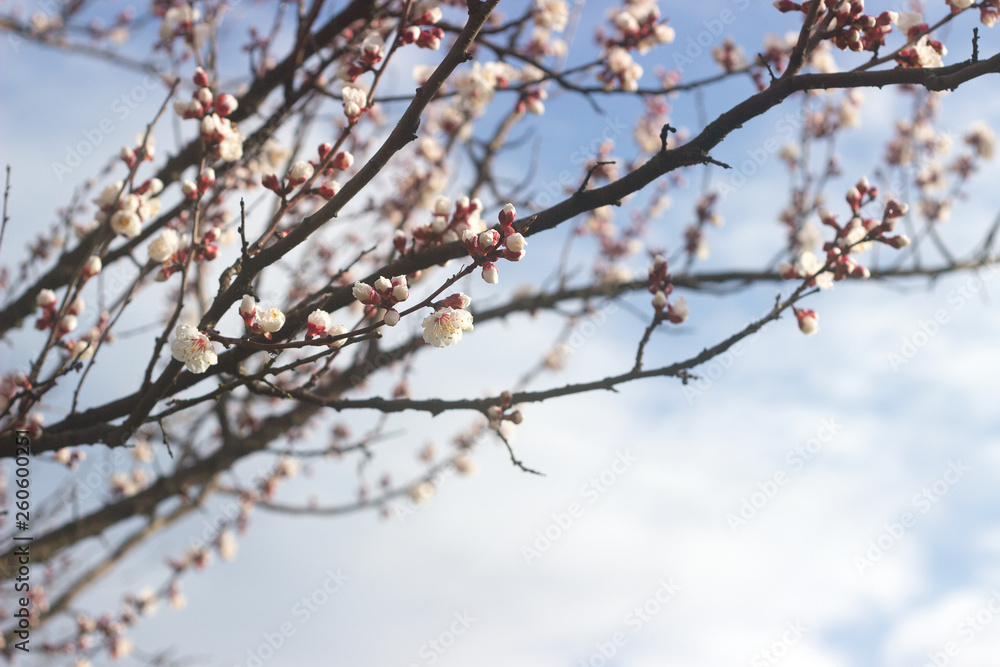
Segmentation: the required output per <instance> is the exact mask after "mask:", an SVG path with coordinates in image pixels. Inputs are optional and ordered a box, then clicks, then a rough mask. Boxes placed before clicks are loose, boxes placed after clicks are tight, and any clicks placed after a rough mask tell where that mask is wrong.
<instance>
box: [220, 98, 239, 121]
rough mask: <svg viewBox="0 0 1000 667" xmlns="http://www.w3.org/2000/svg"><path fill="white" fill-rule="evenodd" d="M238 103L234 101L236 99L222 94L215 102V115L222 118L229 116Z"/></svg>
mask: <svg viewBox="0 0 1000 667" xmlns="http://www.w3.org/2000/svg"><path fill="white" fill-rule="evenodd" d="M239 105H240V103H239V102H237V101H236V97H235V96H233V95H230V94H229V93H222V94H221V95H219V98H218V99H217V100H215V113H217V114H219V115H220V116H222V117H223V118H225V117H227V116H229V115H230V114H232V113H233V112H234V111H236V108H237V107H239Z"/></svg>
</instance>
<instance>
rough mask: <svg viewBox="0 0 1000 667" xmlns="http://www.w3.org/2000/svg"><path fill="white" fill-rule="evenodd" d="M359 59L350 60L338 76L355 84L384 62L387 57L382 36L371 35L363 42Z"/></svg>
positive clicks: (375, 33) (374, 33)
mask: <svg viewBox="0 0 1000 667" xmlns="http://www.w3.org/2000/svg"><path fill="white" fill-rule="evenodd" d="M358 51H359V52H358V55H357V58H353V59H351V60H349V61H348V62H347V63H346V64H344V65H342V66H341V68H340V71H339V72H337V76H338V77H339V78H340V79H343V80H344V81H348V82H350V83H354V81H355V80H356V79H357V78H358V77H359V76H361V75H362V74H364V73H365V72H369V71H371V70H373V69H374V68H375V65H377V64H379V63H380V62H382V58H384V57H385V41H384V40H383V39H382V35H380V34H378V33H377V32H373V33H369V34H368V35H367V36H366V37H365V38H364V40H362V42H361V46H360V47H359V50H358Z"/></svg>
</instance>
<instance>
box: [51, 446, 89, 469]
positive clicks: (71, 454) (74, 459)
mask: <svg viewBox="0 0 1000 667" xmlns="http://www.w3.org/2000/svg"><path fill="white" fill-rule="evenodd" d="M86 458H87V452H85V451H83V450H82V449H73V448H72V447H63V448H62V449H59V450H58V451H56V453H55V460H56V463H59V464H62V465H64V466H66V467H67V468H69V469H70V470H76V469H77V466H79V465H80V462H81V461H84V460H86Z"/></svg>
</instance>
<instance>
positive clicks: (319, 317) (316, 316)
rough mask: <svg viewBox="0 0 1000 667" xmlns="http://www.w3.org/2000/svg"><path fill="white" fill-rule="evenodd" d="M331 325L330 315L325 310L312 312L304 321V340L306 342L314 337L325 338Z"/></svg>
mask: <svg viewBox="0 0 1000 667" xmlns="http://www.w3.org/2000/svg"><path fill="white" fill-rule="evenodd" d="M331 324H332V320H331V319H330V313H328V312H326V311H325V310H314V311H313V312H311V313H309V319H308V320H307V321H306V327H307V328H308V331H306V339H307V340H308V339H310V338H313V337H315V336H325V335H326V332H327V330H328V329H329V328H330V325H331Z"/></svg>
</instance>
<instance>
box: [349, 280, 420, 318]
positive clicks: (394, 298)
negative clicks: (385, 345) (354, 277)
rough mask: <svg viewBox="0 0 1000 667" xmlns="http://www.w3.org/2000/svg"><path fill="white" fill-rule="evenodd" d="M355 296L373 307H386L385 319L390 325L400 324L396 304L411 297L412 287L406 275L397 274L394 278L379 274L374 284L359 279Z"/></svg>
mask: <svg viewBox="0 0 1000 667" xmlns="http://www.w3.org/2000/svg"><path fill="white" fill-rule="evenodd" d="M353 292H354V298H355V299H357V300H358V301H360V302H361V303H363V304H364V305H366V306H369V307H371V308H373V309H374V308H384V309H385V315H384V316H383V320H384V321H385V323H386V324H388V325H389V326H390V327H394V326H396V325H397V324H399V318H400V315H399V312H398V311H397V310H396V308H395V306H396V304H398V303H400V302H402V301H406V300H407V299H408V298H409V297H410V288H409V287H408V286H407V284H406V276H396V277H395V278H393V279H392V280H390V279H389V278H385V277H383V276H379V277H378V280H376V281H375V284H374V285H369V284H368V283H363V282H361V281H358V282H356V283H354V289H353Z"/></svg>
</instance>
